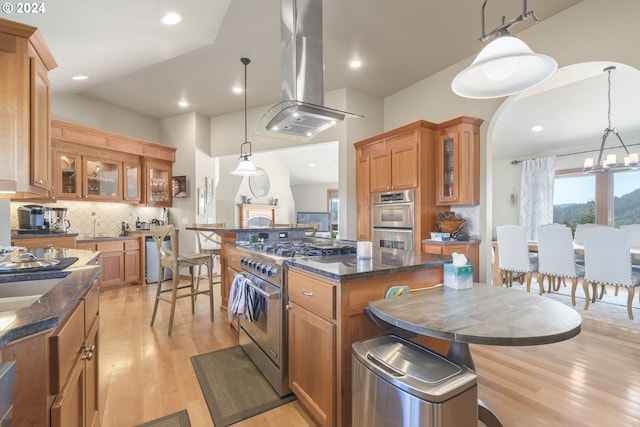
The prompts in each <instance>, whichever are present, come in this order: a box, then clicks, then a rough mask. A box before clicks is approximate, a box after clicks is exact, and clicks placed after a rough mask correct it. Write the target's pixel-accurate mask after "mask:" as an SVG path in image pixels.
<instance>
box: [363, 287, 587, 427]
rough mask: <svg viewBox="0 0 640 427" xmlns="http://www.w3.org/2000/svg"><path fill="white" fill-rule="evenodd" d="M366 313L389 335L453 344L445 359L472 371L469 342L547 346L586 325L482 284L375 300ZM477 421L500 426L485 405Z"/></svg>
mask: <svg viewBox="0 0 640 427" xmlns="http://www.w3.org/2000/svg"><path fill="white" fill-rule="evenodd" d="M367 311H368V313H369V316H370V317H371V319H372V320H373V321H374V322H375V323H376V324H378V326H380V327H381V328H383V329H384V330H385V331H387V332H389V333H394V334H396V335H399V336H404V337H406V338H410V337H412V336H416V335H424V336H429V337H434V338H440V339H444V340H448V341H450V343H451V345H450V348H449V352H448V354H447V358H449V359H450V360H451V361H453V362H455V363H459V364H461V365H464V366H466V367H468V368H470V369H473V370H475V365H474V362H473V358H472V356H471V352H470V349H469V344H482V345H498V346H529V345H542V344H549V343H554V342H559V341H563V340H567V339H570V338H572V337H574V336H576V335H578V334H579V333H580V330H581V325H582V318H581V317H580V315H579V314H578V313H577V312H576V311H575V310H573V309H572V308H571V307H568V306H566V305H564V304H562V303H559V302H557V301H554V300H551V299H549V298H544V297H541V296H539V295H534V294H530V293H527V292H522V291H519V290H516V289H509V288H502V287H496V286H492V285H489V284H481V283H474V284H473V287H472V288H469V289H452V288H448V287H438V288H432V289H428V290H423V291H418V292H411V293H410V294H406V295H402V296H399V297H395V298H387V299H381V300H376V301H372V302H370V303H369V305H368V307H367ZM549 319H553V322H549ZM478 419H479V420H480V421H482V422H483V423H484V424H485V425H486V426H487V427H500V426H502V423H501V422H500V420H499V418H498V416H497V415H496V414H494V413H493V411H492V410H491V409H490V408H489V407H488V406H487V405H486V404H484V403H483V402H482V401H479V402H478Z"/></svg>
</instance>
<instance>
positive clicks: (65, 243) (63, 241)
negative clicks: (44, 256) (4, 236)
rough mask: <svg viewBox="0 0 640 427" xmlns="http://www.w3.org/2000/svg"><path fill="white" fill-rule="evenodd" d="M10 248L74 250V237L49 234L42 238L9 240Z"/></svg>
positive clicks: (14, 238)
mask: <svg viewBox="0 0 640 427" xmlns="http://www.w3.org/2000/svg"><path fill="white" fill-rule="evenodd" d="M11 245H12V246H22V247H25V248H47V247H53V248H68V249H75V248H76V236H75V235H73V236H68V235H65V234H62V233H61V234H53V235H51V234H49V235H43V236H42V237H40V236H38V237H19V236H14V237H12V238H11Z"/></svg>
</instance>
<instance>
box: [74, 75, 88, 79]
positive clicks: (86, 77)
mask: <svg viewBox="0 0 640 427" xmlns="http://www.w3.org/2000/svg"><path fill="white" fill-rule="evenodd" d="M88 78H89V77H88V76H83V75H80V76H73V77H71V79H72V80H87V79H88Z"/></svg>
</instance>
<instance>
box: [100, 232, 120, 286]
mask: <svg viewBox="0 0 640 427" xmlns="http://www.w3.org/2000/svg"><path fill="white" fill-rule="evenodd" d="M97 249H98V251H100V252H101V254H100V266H101V271H100V276H101V282H100V285H101V286H109V285H120V284H122V283H123V282H124V251H123V245H122V241H113V242H98V245H97Z"/></svg>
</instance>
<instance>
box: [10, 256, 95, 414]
mask: <svg viewBox="0 0 640 427" xmlns="http://www.w3.org/2000/svg"><path fill="white" fill-rule="evenodd" d="M38 251H47V253H46V257H48V258H59V259H60V262H61V263H62V260H63V259H66V260H69V259H71V260H73V259H75V261H74V262H73V263H72V264H70V265H68V266H66V267H65V268H64V269H63V270H55V269H52V270H41V271H31V272H29V273H19V272H12V273H3V274H2V275H0V277H1V278H2V282H0V293H2V295H3V296H5V295H6V294H7V293H15V292H17V291H19V290H21V289H24V288H26V287H29V288H31V289H38V290H39V291H40V292H42V291H44V293H43V294H42V295H38V296H37V299H36V300H35V301H33V302H32V303H31V304H30V305H27V306H25V307H21V308H17V309H7V310H4V311H0V355H1V357H0V360H1V361H3V362H4V361H15V363H16V365H15V366H16V371H15V372H16V376H15V386H14V390H15V391H14V399H13V405H14V406H13V412H12V425H13V426H27V425H29V426H30V425H38V426H50V425H51V426H69V425H87V426H91V425H96V423H97V422H98V419H97V415H98V390H99V388H98V359H99V357H98V354H99V351H98V330H99V322H98V308H99V295H98V285H97V277H98V275H99V273H100V266H99V265H96V264H95V262H96V260H97V259H98V256H99V253H98V252H90V251H84V250H79V249H47V248H45V249H38ZM43 255H44V253H43ZM43 257H45V256H43ZM2 299H3V298H0V302H1V300H2ZM5 308H6V307H5Z"/></svg>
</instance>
